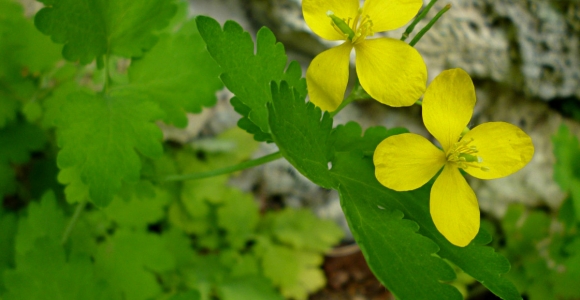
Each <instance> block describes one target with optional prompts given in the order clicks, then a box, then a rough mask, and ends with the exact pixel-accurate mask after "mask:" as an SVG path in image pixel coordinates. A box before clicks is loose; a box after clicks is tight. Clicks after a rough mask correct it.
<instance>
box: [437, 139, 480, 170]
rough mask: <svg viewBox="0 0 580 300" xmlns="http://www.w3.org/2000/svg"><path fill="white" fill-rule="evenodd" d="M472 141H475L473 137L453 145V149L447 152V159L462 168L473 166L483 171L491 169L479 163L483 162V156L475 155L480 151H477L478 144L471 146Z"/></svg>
mask: <svg viewBox="0 0 580 300" xmlns="http://www.w3.org/2000/svg"><path fill="white" fill-rule="evenodd" d="M471 142H473V139H470V140H460V141H459V142H457V143H455V144H454V145H453V146H451V149H449V152H448V153H447V161H449V162H453V163H456V164H457V166H458V167H459V168H461V169H467V168H468V167H472V168H477V169H481V170H482V171H489V168H487V167H482V166H479V165H478V164H480V163H482V162H483V158H481V156H477V155H475V154H477V153H478V152H479V151H477V147H476V146H469V144H471Z"/></svg>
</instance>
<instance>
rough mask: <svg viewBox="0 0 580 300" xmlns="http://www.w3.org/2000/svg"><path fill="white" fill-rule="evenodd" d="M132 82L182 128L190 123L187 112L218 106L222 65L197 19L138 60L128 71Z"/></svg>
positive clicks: (133, 87)
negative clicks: (200, 33)
mask: <svg viewBox="0 0 580 300" xmlns="http://www.w3.org/2000/svg"><path fill="white" fill-rule="evenodd" d="M128 72H129V80H130V85H129V88H132V89H135V90H136V92H138V93H144V94H146V95H148V96H149V97H150V98H151V99H152V100H154V101H155V102H157V103H159V106H160V107H161V108H162V109H163V110H164V111H165V112H166V116H165V119H164V121H165V122H166V123H172V124H175V125H176V126H179V127H185V126H186V125H187V118H186V115H185V113H186V112H191V113H199V112H201V109H202V107H210V106H213V105H215V103H216V96H215V93H216V91H217V90H219V89H221V88H222V87H223V85H222V83H221V81H220V80H219V74H220V73H221V71H220V69H219V66H218V65H217V64H216V63H215V61H214V60H213V59H212V58H211V57H210V55H209V53H208V52H207V50H206V49H205V43H204V42H203V39H202V38H201V36H200V35H199V33H198V32H197V29H196V27H195V22H194V21H193V20H191V21H190V22H188V23H186V24H185V25H183V27H182V28H181V30H180V31H178V32H176V33H172V34H165V35H163V36H161V38H160V39H159V42H158V43H157V45H155V47H153V49H151V51H150V52H148V53H147V54H146V55H145V56H144V57H143V58H141V59H139V60H134V61H133V62H132V64H131V67H130V68H129V70H128Z"/></svg>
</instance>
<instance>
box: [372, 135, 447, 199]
mask: <svg viewBox="0 0 580 300" xmlns="http://www.w3.org/2000/svg"><path fill="white" fill-rule="evenodd" d="M373 162H374V164H375V176H376V177H377V180H378V181H379V182H380V183H381V184H382V185H384V186H386V187H388V188H390V189H392V190H395V191H409V190H414V189H417V188H419V187H421V186H423V185H424V184H425V183H427V181H429V180H430V179H431V178H433V176H435V174H437V172H439V170H441V167H443V165H444V164H445V154H444V153H443V151H441V150H440V149H438V148H437V147H435V146H434V145H433V144H432V143H431V142H429V141H428V140H427V139H426V138H424V137H422V136H420V135H418V134H414V133H403V134H398V135H394V136H391V137H388V138H386V139H384V140H383V141H382V142H381V143H380V144H379V145H378V146H377V148H376V150H375V154H374V156H373Z"/></svg>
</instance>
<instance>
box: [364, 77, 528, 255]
mask: <svg viewBox="0 0 580 300" xmlns="http://www.w3.org/2000/svg"><path fill="white" fill-rule="evenodd" d="M474 106H475V89H474V87H473V83H472V82H471V78H469V75H467V73H465V71H463V70H461V69H453V70H447V71H444V72H442V73H441V74H439V76H437V77H436V78H435V80H433V82H432V83H431V85H429V88H427V91H426V92H425V96H424V97H423V120H424V122H425V126H426V127H427V129H428V130H429V133H431V134H432V135H433V136H434V137H435V138H437V140H438V141H439V143H440V144H441V146H442V147H443V151H441V149H439V148H437V147H435V146H433V144H431V143H430V142H429V141H428V140H427V139H425V138H424V137H422V136H420V135H417V134H412V133H404V134H399V135H396V136H391V137H389V138H386V139H385V140H384V141H382V142H381V143H380V144H379V145H378V146H377V149H376V150H375V153H374V156H373V161H374V163H375V174H376V176H377V179H378V180H379V182H381V184H383V185H384V186H386V187H388V188H390V189H393V190H396V191H408V190H413V189H416V188H419V187H421V186H423V185H424V184H425V183H427V182H428V181H429V180H430V179H431V178H433V177H434V176H435V175H436V174H437V173H439V171H441V173H440V174H439V176H437V179H436V180H435V183H434V184H433V187H432V188H431V196H430V201H429V207H430V211H431V216H432V217H433V222H434V223H435V226H436V227H437V229H438V230H439V231H440V232H441V233H442V234H443V235H444V236H445V237H446V238H447V239H448V240H449V241H450V242H451V243H453V244H454V245H457V246H461V247H464V246H467V245H468V244H469V243H470V242H471V241H472V240H473V238H475V236H476V235H477V232H478V231H479V225H480V224H479V207H478V205H477V198H476V196H475V193H474V192H473V190H472V189H471V188H470V187H469V185H468V184H467V182H466V181H465V179H464V178H463V176H462V175H461V173H460V172H459V170H464V171H465V172H467V173H469V174H470V175H472V176H474V177H477V178H481V179H495V178H501V177H505V176H508V175H510V174H512V173H514V172H516V171H518V170H519V169H521V168H523V167H524V166H525V165H526V164H527V163H528V162H529V161H530V159H531V158H532V155H533V154H534V145H533V144H532V139H531V138H530V137H529V136H528V135H527V134H525V133H524V132H523V131H522V130H521V129H519V128H518V127H516V126H514V125H511V124H508V123H503V122H490V123H485V124H481V125H479V126H477V127H475V128H473V129H472V130H469V129H467V128H466V127H465V126H466V125H467V124H468V123H469V120H470V119H471V115H472V113H473V107H474Z"/></svg>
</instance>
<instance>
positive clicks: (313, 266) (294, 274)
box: [259, 242, 326, 299]
mask: <svg viewBox="0 0 580 300" xmlns="http://www.w3.org/2000/svg"><path fill="white" fill-rule="evenodd" d="M259 247H261V248H262V249H260V251H261V252H263V253H262V254H261V255H262V267H263V268H264V275H266V277H268V278H270V279H271V280H272V282H273V283H274V284H275V285H276V286H279V287H280V289H281V290H282V295H284V296H285V297H287V298H293V299H306V298H307V297H308V294H309V293H311V292H314V291H316V290H317V289H319V288H320V287H322V286H324V284H325V283H326V280H325V278H324V273H322V271H321V270H320V269H319V268H318V266H319V265H320V264H321V263H322V257H321V256H320V255H317V254H316V253H312V252H307V251H299V250H298V251H297V250H293V249H291V248H287V247H283V246H278V245H274V244H271V243H264V242H262V243H260V246H259Z"/></svg>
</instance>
